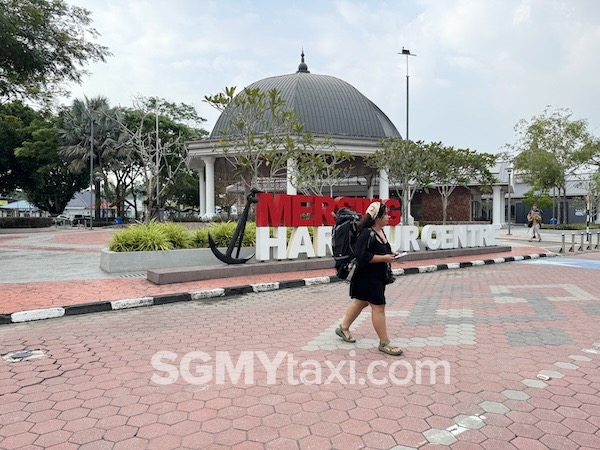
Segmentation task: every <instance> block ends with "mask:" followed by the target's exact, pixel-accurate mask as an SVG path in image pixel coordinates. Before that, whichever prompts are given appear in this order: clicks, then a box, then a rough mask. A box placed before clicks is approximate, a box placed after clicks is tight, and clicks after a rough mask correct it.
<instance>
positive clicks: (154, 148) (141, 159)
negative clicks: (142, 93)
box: [118, 97, 207, 220]
mask: <svg viewBox="0 0 600 450" xmlns="http://www.w3.org/2000/svg"><path fill="white" fill-rule="evenodd" d="M204 121H205V120H204V119H203V118H201V117H199V116H198V114H197V112H196V110H195V109H194V108H193V107H192V106H190V105H186V104H183V103H180V104H176V103H172V102H169V101H167V100H165V99H160V98H156V97H150V98H138V99H136V100H135V102H134V107H133V108H123V109H121V113H120V114H119V115H118V126H119V129H120V130H121V132H122V133H124V135H126V136H127V143H126V144H125V145H124V148H125V149H127V151H128V152H129V154H130V155H133V156H134V166H136V167H137V169H138V172H137V173H138V174H139V176H140V178H142V179H143V180H144V185H145V194H146V198H147V203H146V208H147V214H146V219H147V220H150V218H151V217H153V216H154V217H156V218H158V219H159V220H161V217H160V208H161V207H163V206H164V205H165V200H167V199H171V200H172V201H174V202H175V203H185V202H187V201H189V200H190V199H193V198H194V197H193V196H190V195H189V191H188V188H189V185H190V183H191V182H192V180H193V175H192V174H191V171H190V169H189V168H188V165H187V152H186V148H185V145H184V142H185V141H186V140H190V139H197V138H199V137H201V136H204V135H206V134H207V132H206V130H204V129H202V128H200V126H201V124H202V123H203V122H204ZM189 177H192V178H189ZM196 180H197V179H196ZM195 186H196V190H197V186H198V184H197V182H196V184H195Z"/></svg>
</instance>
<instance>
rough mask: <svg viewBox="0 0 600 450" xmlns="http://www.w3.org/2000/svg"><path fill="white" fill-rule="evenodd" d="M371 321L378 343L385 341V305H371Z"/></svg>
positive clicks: (386, 336) (386, 337) (386, 338)
mask: <svg viewBox="0 0 600 450" xmlns="http://www.w3.org/2000/svg"><path fill="white" fill-rule="evenodd" d="M371 321H372V322H373V328H375V333H377V337H379V341H381V342H385V341H387V340H388V335H387V326H386V323H385V305H371Z"/></svg>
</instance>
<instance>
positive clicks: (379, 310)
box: [371, 305, 402, 353]
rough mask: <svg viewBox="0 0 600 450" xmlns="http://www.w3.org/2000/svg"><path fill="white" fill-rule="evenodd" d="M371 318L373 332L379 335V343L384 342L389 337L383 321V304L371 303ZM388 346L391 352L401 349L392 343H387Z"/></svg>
mask: <svg viewBox="0 0 600 450" xmlns="http://www.w3.org/2000/svg"><path fill="white" fill-rule="evenodd" d="M371 320H372V321H373V328H375V333H377V337H379V343H380V344H386V343H387V342H388V341H389V338H388V334H387V325H386V321H385V305H371ZM388 348H389V350H391V351H392V352H401V350H402V349H401V348H400V347H397V346H395V345H393V344H391V345H388ZM380 349H381V347H380ZM386 353H387V352H386Z"/></svg>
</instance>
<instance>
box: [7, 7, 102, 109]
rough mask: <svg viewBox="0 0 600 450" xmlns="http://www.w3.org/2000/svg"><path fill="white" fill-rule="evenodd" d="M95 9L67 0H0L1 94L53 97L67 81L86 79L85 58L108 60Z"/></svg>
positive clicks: (41, 97) (9, 96)
mask: <svg viewBox="0 0 600 450" xmlns="http://www.w3.org/2000/svg"><path fill="white" fill-rule="evenodd" d="M91 22H92V20H91V18H90V12H89V11H88V10H86V9H84V8H81V7H78V6H71V5H69V4H67V3H66V2H65V1H64V0H0V42H1V43H2V45H0V67H1V68H2V70H0V100H1V99H2V98H5V99H15V98H20V97H21V98H23V97H25V98H31V99H41V100H48V99H49V98H51V97H52V96H53V94H55V93H57V92H62V91H63V89H61V84H62V83H64V82H75V83H81V80H82V79H83V77H84V76H85V75H87V72H86V71H85V70H83V69H82V66H83V65H84V64H86V63H90V62H97V61H104V60H105V57H107V56H109V55H110V52H109V51H108V49H107V48H106V47H103V46H100V45H98V44H95V43H92V42H89V39H95V38H96V37H97V36H98V32H97V31H96V30H95V29H94V28H92V27H91V26H90V24H91Z"/></svg>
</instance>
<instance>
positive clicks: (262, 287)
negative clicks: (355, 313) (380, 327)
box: [0, 253, 558, 325]
mask: <svg viewBox="0 0 600 450" xmlns="http://www.w3.org/2000/svg"><path fill="white" fill-rule="evenodd" d="M552 256H558V254H556V253H535V254H531V255H522V256H507V257H501V258H495V259H479V260H474V261H465V262H459V263H450V264H434V265H428V266H416V267H407V268H405V269H394V270H393V273H394V275H396V276H401V275H413V274H419V273H430V272H435V271H439V270H450V269H464V268H468V267H477V266H483V265H490V264H500V263H504V262H512V261H524V260H528V259H538V258H545V257H552ZM342 281H343V280H341V279H340V278H338V277H336V276H331V277H328V276H324V277H315V278H304V279H299V280H287V281H276V282H270V283H256V284H247V285H242V286H233V287H226V288H213V289H209V290H205V291H191V292H180V293H173V294H163V295H157V296H153V297H141V298H131V299H123V300H113V301H101V302H91V303H83V304H80V305H70V306H64V307H53V308H45V309H34V310H29V311H18V312H14V313H12V314H0V325H8V324H12V323H24V322H31V321H34V320H44V319H54V318H57V317H63V316H75V315H80V314H90V313H95V312H105V311H118V310H121V309H131V308H139V307H143V306H155V305H166V304H169V303H178V302H187V301H197V300H209V299H217V298H226V297H233V296H237V295H243V294H251V293H259V292H267V291H276V290H280V289H289V288H298V287H304V286H314V285H317V284H327V283H338V282H342Z"/></svg>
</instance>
